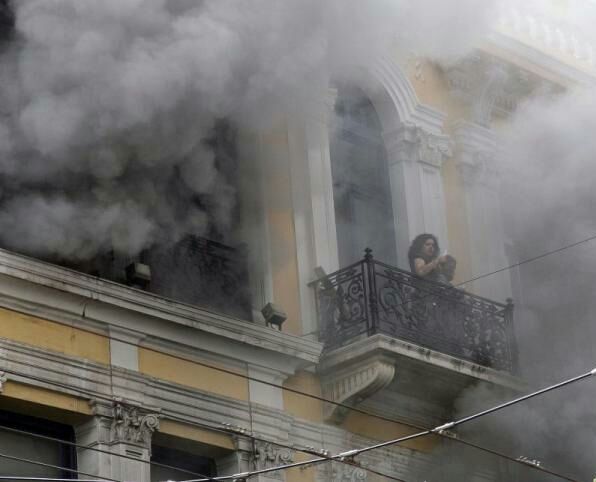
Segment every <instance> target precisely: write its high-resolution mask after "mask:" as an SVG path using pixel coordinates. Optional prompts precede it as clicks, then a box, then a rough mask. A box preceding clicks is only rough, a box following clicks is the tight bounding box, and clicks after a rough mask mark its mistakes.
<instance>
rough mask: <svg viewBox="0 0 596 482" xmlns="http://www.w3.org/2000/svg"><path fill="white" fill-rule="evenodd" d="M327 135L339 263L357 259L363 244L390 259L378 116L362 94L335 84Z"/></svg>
mask: <svg viewBox="0 0 596 482" xmlns="http://www.w3.org/2000/svg"><path fill="white" fill-rule="evenodd" d="M337 94H338V95H337V101H336V104H335V114H336V117H335V120H336V123H335V128H334V130H333V132H332V135H331V138H330V154H331V169H332V176H333V199H334V203H335V221H336V227H337V242H338V250H339V261H340V266H346V265H348V264H351V263H353V262H355V261H357V260H359V259H361V258H362V256H363V254H364V249H365V248H367V247H368V248H371V249H372V250H373V253H374V255H375V257H376V258H377V259H379V260H381V261H384V262H386V263H388V264H392V265H395V264H396V241H395V232H394V218H393V208H392V204H391V190H390V185H389V172H388V165H387V152H386V150H385V144H384V141H383V137H382V127H381V122H380V119H379V117H378V115H377V112H376V111H375V108H374V106H373V105H372V103H371V102H370V100H369V99H368V98H367V97H366V96H365V95H364V93H363V92H362V91H361V90H359V89H357V88H354V87H349V86H340V87H339V88H338V91H337Z"/></svg>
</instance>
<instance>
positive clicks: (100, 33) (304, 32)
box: [0, 0, 490, 259]
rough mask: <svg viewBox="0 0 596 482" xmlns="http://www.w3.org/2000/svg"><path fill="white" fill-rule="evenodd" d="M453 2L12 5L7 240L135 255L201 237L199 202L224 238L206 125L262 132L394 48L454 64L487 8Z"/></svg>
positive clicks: (5, 127) (1, 91) (1, 93)
mask: <svg viewBox="0 0 596 482" xmlns="http://www.w3.org/2000/svg"><path fill="white" fill-rule="evenodd" d="M458 3H460V4H461V7H462V8H461V9H459V10H457V11H455V10H453V9H452V8H447V6H446V5H445V4H444V2H439V1H431V0H424V1H422V2H410V1H405V0H401V1H399V0H392V1H389V0H373V1H368V2H359V1H356V0H349V1H347V2H346V1H339V0H333V1H326V2H318V1H314V0H300V1H298V0H293V1H287V2H276V1H272V0H256V1H255V0H251V1H248V0H246V1H244V0H241V1H228V0H217V1H215V0H213V1H210V0H205V1H199V0H192V1H187V0H170V1H166V0H86V1H83V2H81V1H78V0H51V1H49V0H26V1H25V0H22V1H20V0H15V1H13V2H12V9H13V11H14V17H15V26H14V29H15V30H14V33H13V34H12V35H11V38H12V42H11V43H10V45H9V46H8V48H5V51H4V53H3V56H2V61H1V63H0V86H1V87H0V105H1V108H0V109H1V114H2V116H1V117H0V176H1V182H0V185H1V186H2V192H1V193H0V194H1V195H2V212H1V213H0V233H1V237H2V239H3V241H4V243H6V244H8V245H9V246H16V247H20V248H21V249H26V250H27V251H29V252H33V253H40V254H60V255H62V256H65V257H69V258H75V259H76V258H81V259H83V258H88V257H89V256H92V255H93V253H94V252H96V251H98V250H101V249H104V248H105V247H106V246H109V245H112V246H113V247H114V248H115V249H116V251H118V252H123V253H128V254H134V253H136V252H138V251H139V250H140V249H142V248H143V247H145V246H147V245H148V244H150V243H152V242H154V241H156V240H158V241H159V240H164V239H166V240H168V241H170V242H174V241H176V240H177V239H179V238H180V237H181V236H183V235H184V234H185V233H188V232H192V233H194V234H201V233H202V230H204V229H207V228H206V224H207V222H206V217H207V214H206V212H205V211H206V209H205V205H209V206H210V209H213V210H216V211H217V213H218V216H216V217H214V219H216V222H217V223H218V224H219V226H218V227H217V228H218V229H219V230H220V231H226V230H229V229H231V228H232V227H231V226H230V225H231V224H233V220H232V216H231V215H230V214H229V213H230V211H231V210H232V209H233V205H234V203H235V198H234V188H233V186H231V185H230V184H229V182H228V181H227V180H226V178H225V176H222V175H221V172H220V171H219V169H218V166H217V163H216V162H214V155H213V152H212V150H211V149H210V148H209V146H208V145H207V144H206V139H209V138H210V136H212V135H213V126H214V123H215V121H216V120H217V119H227V120H229V121H230V122H231V123H233V124H235V125H239V126H240V128H253V127H255V126H266V125H267V124H268V122H270V120H271V118H272V116H273V115H274V114H275V113H278V112H283V111H285V110H286V108H287V107H288V106H289V105H292V104H295V103H297V102H302V101H303V100H304V99H306V100H312V99H313V98H315V97H316V93H317V92H320V86H321V85H322V82H326V79H327V78H328V76H339V77H341V76H345V77H349V76H350V73H351V72H353V70H354V69H356V68H359V67H366V66H370V64H371V62H372V61H373V60H374V59H375V58H377V57H378V56H379V55H381V54H383V53H384V52H385V51H386V50H387V49H388V48H389V46H390V45H394V44H395V43H396V42H397V45H400V47H401V48H402V50H404V51H414V52H416V53H417V54H421V55H431V56H434V57H442V56H446V55H448V56H454V55H458V54H463V53H465V52H466V51H467V50H468V49H470V48H471V47H472V46H473V44H474V42H475V41H477V40H478V35H479V33H480V32H483V31H485V27H486V25H487V24H488V20H489V12H490V10H489V9H487V5H486V4H485V3H484V4H483V5H482V6H480V5H478V4H477V2H474V1H470V0H461V2H458ZM428 12H432V14H430V15H429V14H428ZM463 12H466V13H467V15H462V13H463ZM463 18H467V19H468V20H470V21H469V22H464V21H463V20H462V19H463ZM454 22H455V23H457V24H458V25H460V27H463V28H457V29H452V28H451V27H448V26H449V25H451V24H453V23H454ZM414 26H415V28H414ZM447 40H448V41H447ZM446 45H448V46H449V48H448V49H445V47H444V46H446ZM323 72H324V74H323ZM177 186H178V187H181V188H180V189H172V188H173V187H174V188H175V187H177ZM197 197H199V198H201V199H202V201H203V202H199V203H197V202H194V200H196V198H197Z"/></svg>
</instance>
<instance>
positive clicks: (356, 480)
mask: <svg viewBox="0 0 596 482" xmlns="http://www.w3.org/2000/svg"><path fill="white" fill-rule="evenodd" d="M367 478H368V472H367V471H366V470H365V469H364V468H361V467H357V466H350V465H347V464H341V463H338V462H331V463H328V464H324V465H321V466H319V470H317V479H318V480H320V481H321V482H323V481H324V482H363V481H365V480H367Z"/></svg>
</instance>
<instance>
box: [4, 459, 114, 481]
mask: <svg viewBox="0 0 596 482" xmlns="http://www.w3.org/2000/svg"><path fill="white" fill-rule="evenodd" d="M0 459H6V460H13V461H15V462H23V463H25V464H31V465H38V466H40V467H46V468H49V469H57V470H61V471H63V472H69V473H71V474H76V475H78V474H81V475H86V476H87V477H94V481H93V482H98V481H100V482H102V481H104V482H122V481H119V480H116V479H111V478H109V477H101V476H99V475H93V474H89V473H87V472H82V471H80V470H75V469H71V468H69V467H62V466H60V465H53V464H48V463H46V462H40V461H39V460H31V459H26V458H24V457H17V456H16V455H9V454H5V453H0ZM3 478H4V477H3ZM17 478H18V477H17ZM14 479H15V477H9V478H8V480H14ZM5 480H6V479H5ZM21 480H22V479H21ZM68 480H71V481H72V480H73V479H68Z"/></svg>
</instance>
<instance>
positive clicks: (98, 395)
mask: <svg viewBox="0 0 596 482" xmlns="http://www.w3.org/2000/svg"><path fill="white" fill-rule="evenodd" d="M56 323H59V324H64V325H65V326H69V327H70V325H68V324H66V323H63V322H56ZM81 329H82V330H83V331H88V332H89V333H95V334H97V333H96V332H94V331H92V330H87V329H85V328H81ZM131 331H135V330H131ZM139 333H140V332H139ZM98 335H101V336H105V337H106V338H109V339H111V340H115V341H119V342H122V343H126V344H130V345H133V346H136V347H138V348H141V347H142V348H145V349H147V350H150V351H154V352H156V353H161V354H166V355H169V356H172V357H173V358H176V359H181V360H183V361H188V362H192V363H196V364H197V365H199V366H203V367H206V368H213V369H214V370H218V371H221V372H224V373H227V374H230V375H234V376H237V377H240V378H244V379H247V380H250V381H255V382H259V383H262V384H264V385H268V386H271V387H274V388H279V389H282V390H287V391H289V392H291V393H295V394H297V395H301V396H304V397H307V398H312V399H315V400H318V401H321V402H324V403H330V404H332V405H335V406H338V407H341V408H345V409H349V410H352V411H354V412H356V413H360V414H362V415H366V416H369V417H372V418H376V419H380V420H383V421H386V422H390V423H397V424H402V425H405V426H409V427H411V428H415V429H424V428H423V427H420V426H418V425H415V424H412V423H409V422H405V421H400V420H394V419H392V418H389V417H385V416H382V415H377V414H374V413H372V412H369V411H367V410H363V409H359V408H357V407H352V406H351V405H348V404H344V403H341V402H336V401H333V400H330V399H327V398H325V397H321V396H318V395H315V394H310V393H308V392H303V391H300V390H296V389H293V388H290V387H284V386H283V385H279V384H276V383H273V382H269V381H266V380H261V379H259V378H256V377H252V376H249V375H245V374H241V373H238V372H235V371H233V370H229V369H226V368H223V367H218V366H216V365H211V364H207V363H204V362H199V361H195V360H193V359H190V358H187V357H183V356H181V355H176V354H170V353H168V352H164V351H161V350H157V349H153V348H150V347H146V346H144V345H138V344H135V343H133V342H131V341H129V340H125V339H119V338H117V337H110V336H108V335H102V334H98ZM4 360H5V361H13V362H14V360H8V359H6V358H5V359H4ZM18 363H19V364H22V365H25V366H30V367H33V368H39V366H37V365H35V364H30V363H27V362H24V361H22V360H19V361H18ZM44 369H45V370H46V371H48V368H47V367H45V368H44ZM3 371H5V372H6V373H13V374H15V375H17V376H23V377H25V378H31V379H35V380H37V381H40V382H42V383H48V384H52V385H57V386H60V387H61V388H64V389H67V390H73V391H75V392H80V389H78V388H75V387H71V386H70V385H67V384H61V383H57V382H54V381H51V380H47V379H41V378H39V377H35V376H33V375H28V374H23V373H18V372H15V371H14V370H12V371H11V370H9V369H5V368H3ZM85 380H88V381H93V380H92V379H89V378H86V379H85ZM82 393H84V394H86V395H91V396H93V397H97V398H102V399H104V400H108V401H110V402H111V401H113V399H112V398H111V397H108V396H106V395H104V394H102V393H100V392H97V391H94V390H91V389H86V390H85V391H83V392H82ZM186 422H187V423H188V421H186ZM203 428H209V429H211V430H217V429H215V428H213V427H212V426H209V425H207V426H203ZM220 431H223V432H226V433H235V434H237V432H234V431H231V432H230V431H226V430H223V429H221V430H220ZM438 435H439V436H442V437H445V438H447V439H449V440H453V441H455V442H459V443H465V444H466V445H468V446H470V447H474V448H476V449H478V450H482V451H484V452H486V453H491V454H492V455H496V456H500V457H503V458H505V459H507V460H509V461H511V462H514V463H517V464H520V465H523V466H529V465H528V464H526V463H525V462H523V461H520V460H517V459H516V458H515V457H511V456H508V455H506V454H502V453H500V452H497V451H494V450H491V449H486V448H484V447H482V446H481V445H479V444H475V443H472V442H464V441H463V440H462V439H461V438H453V437H451V436H449V435H445V434H438ZM261 440H262V441H265V442H268V443H273V444H277V445H280V444H278V443H277V442H274V441H270V440H264V439H261ZM280 446H281V445H280ZM299 451H301V450H299ZM306 453H308V452H306ZM530 467H532V468H533V469H534V470H538V471H542V472H549V473H552V474H556V475H557V476H559V477H560V478H562V479H564V480H573V479H570V478H568V477H566V476H564V475H561V474H557V473H556V472H554V471H549V470H548V469H546V468H544V467H543V466H530ZM368 470H369V471H371V470H372V469H368ZM383 476H384V477H389V476H388V475H386V474H383Z"/></svg>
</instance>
